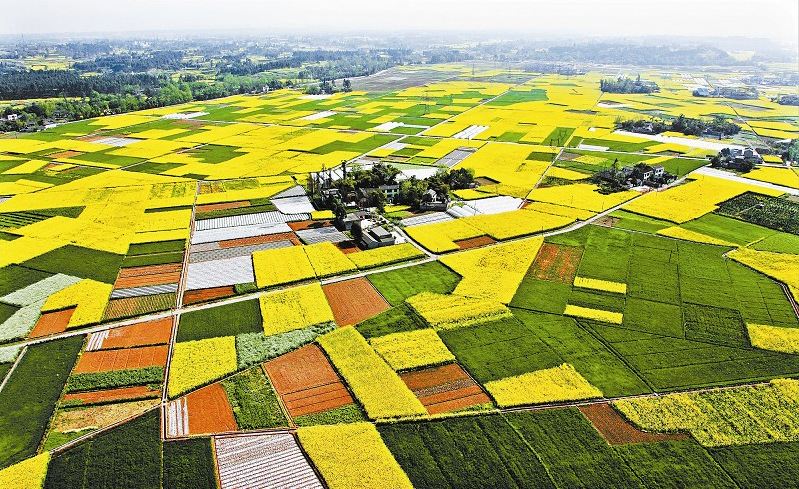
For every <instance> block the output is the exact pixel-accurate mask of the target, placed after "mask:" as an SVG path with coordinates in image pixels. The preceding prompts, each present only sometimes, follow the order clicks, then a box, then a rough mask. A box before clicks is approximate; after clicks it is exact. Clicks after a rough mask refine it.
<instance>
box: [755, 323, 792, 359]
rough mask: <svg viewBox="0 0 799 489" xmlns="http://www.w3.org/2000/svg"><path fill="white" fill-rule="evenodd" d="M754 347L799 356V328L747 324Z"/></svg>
mask: <svg viewBox="0 0 799 489" xmlns="http://www.w3.org/2000/svg"><path fill="white" fill-rule="evenodd" d="M746 329H747V331H748V332H749V341H751V343H752V346H756V347H758V348H763V349H764V350H773V351H781V352H785V353H793V354H799V328H782V327H780V326H768V325H765V324H747V325H746Z"/></svg>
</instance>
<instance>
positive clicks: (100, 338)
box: [86, 317, 172, 351]
mask: <svg viewBox="0 0 799 489" xmlns="http://www.w3.org/2000/svg"><path fill="white" fill-rule="evenodd" d="M171 334H172V318H171V317H168V318H162V319H155V320H153V321H146V322H143V323H137V324H131V325H130V326H123V327H121V328H114V329H109V330H106V331H101V332H99V333H92V334H91V335H89V343H88V345H87V347H86V350H87V351H93V350H103V349H109V348H131V347H134V346H150V345H165V344H167V343H169V337H170V335H171Z"/></svg>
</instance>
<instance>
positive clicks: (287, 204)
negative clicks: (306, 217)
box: [272, 195, 316, 220]
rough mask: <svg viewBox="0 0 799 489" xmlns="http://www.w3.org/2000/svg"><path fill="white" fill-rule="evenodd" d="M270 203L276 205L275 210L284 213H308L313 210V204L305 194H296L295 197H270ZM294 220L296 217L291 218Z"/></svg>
mask: <svg viewBox="0 0 799 489" xmlns="http://www.w3.org/2000/svg"><path fill="white" fill-rule="evenodd" d="M272 203H273V204H274V205H275V207H277V210H279V211H280V212H282V213H283V214H286V215H295V214H303V213H305V214H310V213H311V212H313V211H315V210H316V209H315V208H314V206H313V204H311V201H310V200H308V197H307V196H305V195H298V196H296V197H285V198H282V199H274V198H273V199H272ZM292 220H296V219H292Z"/></svg>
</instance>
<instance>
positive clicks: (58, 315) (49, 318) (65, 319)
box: [29, 307, 75, 338]
mask: <svg viewBox="0 0 799 489" xmlns="http://www.w3.org/2000/svg"><path fill="white" fill-rule="evenodd" d="M73 312H75V308H74V307H71V308H69V309H64V310H63V311H55V312H46V313H44V314H42V315H41V316H39V320H38V321H36V326H34V327H33V330H32V331H31V334H30V336H29V337H30V338H40V337H42V336H47V335H50V334H55V333H63V332H64V331H66V330H67V325H68V324H69V318H71V317H72V313H73Z"/></svg>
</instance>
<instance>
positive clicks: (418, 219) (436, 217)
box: [400, 212, 455, 227]
mask: <svg viewBox="0 0 799 489" xmlns="http://www.w3.org/2000/svg"><path fill="white" fill-rule="evenodd" d="M454 219H455V218H454V217H452V216H450V215H449V214H447V213H446V212H431V213H430V214H425V215H423V216H414V217H406V218H405V219H403V220H401V221H400V222H401V223H402V225H403V226H405V227H413V226H424V225H425V224H435V223H437V222H447V221H452V220H454Z"/></svg>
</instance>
